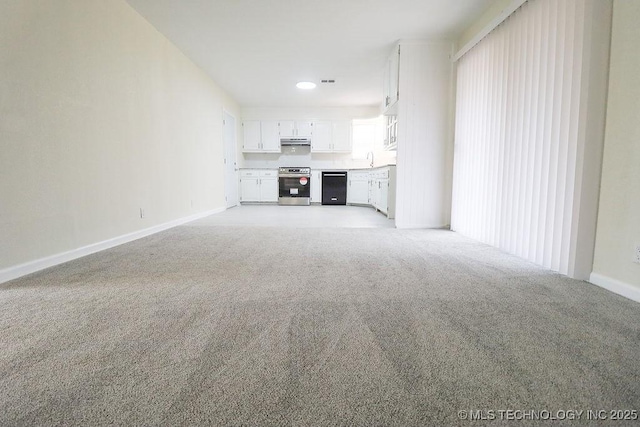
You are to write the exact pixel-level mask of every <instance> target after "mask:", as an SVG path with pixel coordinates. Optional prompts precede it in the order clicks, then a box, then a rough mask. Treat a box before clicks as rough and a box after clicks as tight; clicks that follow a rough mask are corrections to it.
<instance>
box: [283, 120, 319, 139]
mask: <svg viewBox="0 0 640 427" xmlns="http://www.w3.org/2000/svg"><path fill="white" fill-rule="evenodd" d="M312 135H313V122H312V121H304V120H303V121H294V120H281V121H280V136H281V137H292V138H303V137H308V138H311V136H312Z"/></svg>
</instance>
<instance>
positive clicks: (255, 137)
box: [242, 120, 262, 152]
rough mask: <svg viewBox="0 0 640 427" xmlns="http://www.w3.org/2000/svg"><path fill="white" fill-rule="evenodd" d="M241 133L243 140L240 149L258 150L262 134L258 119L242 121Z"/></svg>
mask: <svg viewBox="0 0 640 427" xmlns="http://www.w3.org/2000/svg"><path fill="white" fill-rule="evenodd" d="M242 133H243V135H244V141H243V145H242V151H247V152H251V151H260V147H261V144H262V134H261V131H260V121H259V120H247V121H245V122H243V123H242Z"/></svg>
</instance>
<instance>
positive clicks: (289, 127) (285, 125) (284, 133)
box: [278, 120, 296, 138]
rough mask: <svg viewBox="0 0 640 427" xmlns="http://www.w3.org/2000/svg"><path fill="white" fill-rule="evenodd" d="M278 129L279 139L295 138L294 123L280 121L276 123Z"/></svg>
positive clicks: (291, 121)
mask: <svg viewBox="0 0 640 427" xmlns="http://www.w3.org/2000/svg"><path fill="white" fill-rule="evenodd" d="M278 126H279V128H280V137H291V138H293V137H295V136H296V122H294V121H293V120H280V121H279V122H278Z"/></svg>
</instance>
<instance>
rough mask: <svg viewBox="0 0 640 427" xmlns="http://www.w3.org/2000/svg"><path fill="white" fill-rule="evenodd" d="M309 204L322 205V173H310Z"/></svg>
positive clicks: (313, 171) (315, 171)
mask: <svg viewBox="0 0 640 427" xmlns="http://www.w3.org/2000/svg"><path fill="white" fill-rule="evenodd" d="M309 184H310V185H311V203H322V171H320V170H312V171H311V182H310V183H309Z"/></svg>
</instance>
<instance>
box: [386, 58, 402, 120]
mask: <svg viewBox="0 0 640 427" xmlns="http://www.w3.org/2000/svg"><path fill="white" fill-rule="evenodd" d="M399 83H400V46H397V47H396V48H395V49H394V50H393V51H392V52H391V55H390V56H389V59H388V60H387V66H386V68H385V73H384V88H383V89H384V105H383V107H384V110H385V114H395V110H396V103H397V102H398V99H400V84H399Z"/></svg>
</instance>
